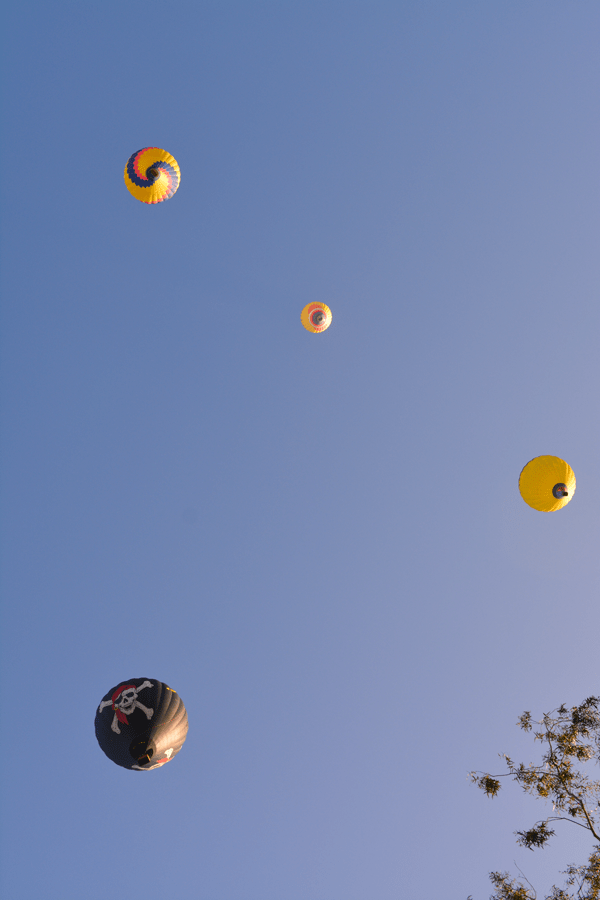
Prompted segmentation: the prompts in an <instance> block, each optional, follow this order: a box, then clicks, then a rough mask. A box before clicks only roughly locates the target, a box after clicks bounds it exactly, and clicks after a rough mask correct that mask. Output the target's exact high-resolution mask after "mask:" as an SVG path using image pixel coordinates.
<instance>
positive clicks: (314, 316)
mask: <svg viewBox="0 0 600 900" xmlns="http://www.w3.org/2000/svg"><path fill="white" fill-rule="evenodd" d="M300 320H301V322H302V324H303V325H304V327H305V328H306V330H307V331H312V332H313V333H314V334H319V333H320V332H321V331H325V329H326V328H329V326H330V325H331V310H330V309H329V307H328V306H326V304H325V303H309V304H308V306H305V307H304V309H303V310H302V312H301V313H300Z"/></svg>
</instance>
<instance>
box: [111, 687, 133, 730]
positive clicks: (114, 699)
mask: <svg viewBox="0 0 600 900" xmlns="http://www.w3.org/2000/svg"><path fill="white" fill-rule="evenodd" d="M135 690H136V686H135V684H122V685H121V687H118V688H117V689H116V691H115V692H114V694H113V695H112V697H111V700H112V708H113V709H114V711H115V714H116V716H117V719H118V720H119V722H122V723H123V724H124V725H129V722H128V720H127V716H126V715H125V713H124V712H121V710H120V709H118V708H117V707H116V706H115V703H116V702H117V700H118V699H119V697H120V696H121V694H122V693H123V691H135Z"/></svg>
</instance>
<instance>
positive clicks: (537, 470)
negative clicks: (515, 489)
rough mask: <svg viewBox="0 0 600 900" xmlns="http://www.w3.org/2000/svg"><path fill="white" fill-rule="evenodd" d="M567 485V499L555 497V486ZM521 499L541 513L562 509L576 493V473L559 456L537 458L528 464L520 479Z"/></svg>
mask: <svg viewBox="0 0 600 900" xmlns="http://www.w3.org/2000/svg"><path fill="white" fill-rule="evenodd" d="M561 483H563V484H566V486H567V491H568V494H567V496H566V497H555V496H554V494H553V493H552V488H553V487H554V485H555V484H561ZM519 490H520V492H521V497H522V498H523V500H524V501H525V503H528V504H529V506H532V507H533V508H534V509H539V510H540V512H554V511H555V510H557V509H562V508H563V506H566V505H567V503H569V501H570V500H571V498H572V497H573V494H574V493H575V473H574V472H573V469H572V468H571V466H570V465H569V464H568V463H566V462H565V461H564V459H560V458H559V457H558V456H536V458H535V459H532V460H531V461H530V462H528V463H527V465H526V466H525V468H524V469H523V471H522V472H521V475H520V477H519Z"/></svg>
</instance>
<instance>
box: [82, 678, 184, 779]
mask: <svg viewBox="0 0 600 900" xmlns="http://www.w3.org/2000/svg"><path fill="white" fill-rule="evenodd" d="M94 724H95V727H96V737H97V739H98V743H99V744H100V747H101V748H102V750H104V752H105V753H106V755H107V756H108V758H109V759H112V761H113V762H114V763H116V764H117V765H118V766H123V768H125V769H137V770H139V771H145V770H149V769H157V768H158V767H159V766H163V765H164V764H165V763H167V762H170V760H172V759H173V757H174V756H177V754H178V753H179V751H180V750H181V748H182V746H183V742H184V741H185V738H186V735H187V730H188V718H187V713H186V711H185V706H184V705H183V703H182V700H181V697H180V696H179V694H177V693H176V692H175V691H174V690H172V689H171V688H170V687H168V686H167V685H166V684H163V683H162V682H161V681H157V680H156V679H155V678H153V679H149V678H130V679H129V680H128V681H121V682H119V684H118V685H117V686H116V687H114V688H111V690H110V691H108V693H107V694H105V695H104V698H103V699H102V702H101V703H100V706H99V707H98V711H97V712H96V720H95V723H94Z"/></svg>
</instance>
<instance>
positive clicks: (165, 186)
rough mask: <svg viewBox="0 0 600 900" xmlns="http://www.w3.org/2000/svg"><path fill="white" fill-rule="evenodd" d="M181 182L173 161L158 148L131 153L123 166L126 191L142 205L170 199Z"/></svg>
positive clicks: (175, 162) (175, 163)
mask: <svg viewBox="0 0 600 900" xmlns="http://www.w3.org/2000/svg"><path fill="white" fill-rule="evenodd" d="M180 180H181V172H180V171H179V166H178V165H177V160H176V159H174V158H173V157H172V156H171V154H170V153H167V151H166V150H161V149H160V147H144V149H143V150H138V151H137V153H132V154H131V156H130V157H129V159H128V160H127V165H126V166H125V184H126V185H127V190H128V191H129V193H130V194H133V196H134V197H137V199H138V200H141V201H142V203H162V201H163V200H168V199H169V197H172V196H173V194H174V193H175V191H176V190H177V188H178V187H179V182H180Z"/></svg>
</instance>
